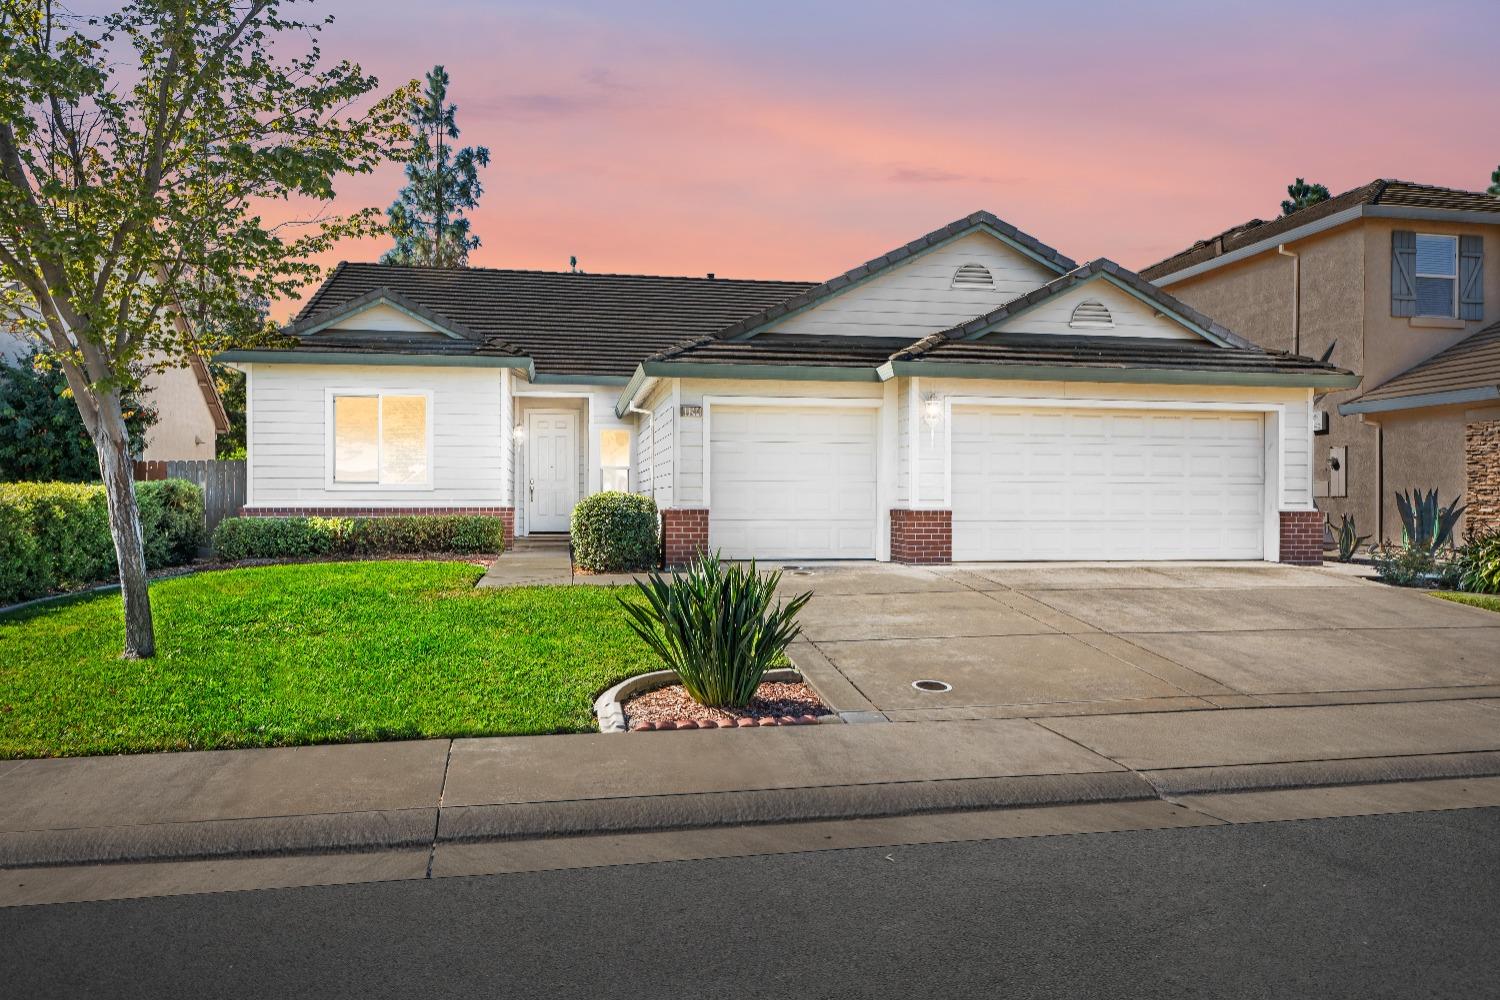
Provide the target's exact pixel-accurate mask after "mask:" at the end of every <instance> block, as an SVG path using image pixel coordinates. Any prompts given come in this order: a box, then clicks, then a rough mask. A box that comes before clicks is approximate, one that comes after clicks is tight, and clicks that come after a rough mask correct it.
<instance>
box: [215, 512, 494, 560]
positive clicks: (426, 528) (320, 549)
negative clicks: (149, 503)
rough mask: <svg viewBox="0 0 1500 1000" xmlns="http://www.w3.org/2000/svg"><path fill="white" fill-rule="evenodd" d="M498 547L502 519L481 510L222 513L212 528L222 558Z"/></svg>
mask: <svg viewBox="0 0 1500 1000" xmlns="http://www.w3.org/2000/svg"><path fill="white" fill-rule="evenodd" d="M504 548H505V524H504V522H502V521H501V520H500V518H498V517H490V516H487V515H483V514H419V515H400V516H392V517H227V518H225V519H224V520H222V521H220V522H219V526H218V527H217V528H215V529H214V555H215V556H217V557H218V558H219V559H222V560H224V561H225V562H238V561H239V560H241V559H297V558H303V557H306V556H323V555H349V556H368V555H416V554H420V553H423V552H501V551H503V550H504Z"/></svg>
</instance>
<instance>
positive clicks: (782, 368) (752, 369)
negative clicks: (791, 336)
mask: <svg viewBox="0 0 1500 1000" xmlns="http://www.w3.org/2000/svg"><path fill="white" fill-rule="evenodd" d="M641 368H642V369H643V370H644V371H645V373H646V374H647V375H656V376H659V377H664V378H738V379H757V380H762V381H765V380H773V381H774V380H780V381H785V382H879V381H880V376H879V375H878V374H877V373H876V370H875V366H874V365H865V366H860V367H847V368H845V367H838V366H833V365H745V364H727V363H726V364H712V363H708V362H702V361H698V362H694V361H646V362H643V363H642V364H641Z"/></svg>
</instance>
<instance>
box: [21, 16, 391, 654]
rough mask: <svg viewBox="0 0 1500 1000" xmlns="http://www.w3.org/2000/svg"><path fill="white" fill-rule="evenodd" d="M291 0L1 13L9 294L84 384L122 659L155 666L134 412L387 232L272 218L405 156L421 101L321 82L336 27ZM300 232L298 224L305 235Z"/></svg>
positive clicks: (78, 394) (371, 219)
mask: <svg viewBox="0 0 1500 1000" xmlns="http://www.w3.org/2000/svg"><path fill="white" fill-rule="evenodd" d="M295 3H296V0H131V2H128V3H126V4H124V5H123V6H122V7H120V8H119V9H118V10H117V11H116V12H115V13H112V14H108V15H105V16H101V17H80V16H76V15H73V14H71V13H69V12H68V11H66V10H65V9H64V8H62V7H61V6H58V5H56V4H54V3H52V2H50V0H0V80H4V85H3V86H0V284H3V285H5V288H4V290H3V292H0V294H3V295H4V296H5V297H6V298H7V299H8V300H9V301H7V302H5V303H0V304H3V305H4V306H6V307H7V311H8V312H10V313H12V314H16V315H19V316H21V317H22V319H23V322H26V323H28V324H30V325H31V327H32V332H34V333H35V334H36V335H37V336H39V337H40V338H41V339H42V340H43V341H44V342H45V345H46V347H47V350H48V353H49V356H50V360H51V362H52V363H54V364H56V365H57V366H58V367H59V368H60V369H61V371H62V372H63V374H64V376H65V377H66V379H67V383H68V387H69V389H71V390H72V395H73V401H74V402H75V403H76V405H77V407H78V412H79V415H80V416H81V417H82V419H83V425H84V427H85V428H86V429H87V430H88V433H89V437H90V439H91V440H92V441H93V443H94V447H95V450H96V451H97V453H98V460H99V473H100V476H101V478H102V479H103V480H104V484H105V487H106V493H107V496H108V501H109V519H110V531H111V533H112V535H113V537H114V543H115V550H116V553H117V555H118V557H119V565H120V583H121V587H122V590H123V593H124V598H125V601H124V603H125V655H127V656H136V657H144V656H151V655H152V654H153V653H154V652H155V648H156V642H155V635H154V632H153V629H152V620H151V604H150V598H149V594H148V592H147V587H146V566H145V559H144V556H143V552H142V543H141V528H140V518H139V515H138V512H137V508H136V499H135V489H134V481H133V477H132V472H131V466H130V441H129V434H128V431H127V426H126V419H125V409H126V402H125V393H126V391H127V390H128V389H129V388H130V387H131V386H132V385H133V384H134V381H133V379H134V376H133V375H132V369H133V368H134V367H136V366H140V365H149V366H152V367H158V368H166V367H173V366H180V365H181V364H183V363H184V360H185V358H186V357H187V356H188V355H190V354H194V353H196V354H208V353H211V352H213V351H215V350H217V349H220V348H222V347H227V346H230V345H231V344H233V343H236V342H241V341H243V340H245V339H246V338H251V337H255V336H257V335H261V334H264V333H265V332H266V329H265V324H263V323H262V322H261V321H260V320H259V319H258V317H257V312H256V304H257V303H261V302H265V301H268V300H280V299H284V298H288V297H293V296H295V294H296V292H297V290H298V289H299V288H301V287H302V286H304V285H305V284H307V283H309V282H310V281H312V280H314V279H315V278H316V276H317V267H316V265H315V263H314V262H313V259H312V258H313V257H314V256H315V255H316V254H318V253H321V252H323V251H325V250H328V249H329V248H331V247H332V246H333V245H334V243H335V241H336V240H338V239H341V238H343V237H346V236H351V235H369V234H371V233H373V232H375V231H377V229H378V225H377V224H378V222H379V216H378V214H377V213H375V212H374V211H373V210H364V211H360V212H355V213H353V214H349V215H342V216H339V215H333V214H323V213H322V212H318V213H315V217H314V218H312V219H309V220H304V221H303V222H302V224H300V225H296V226H294V227H290V228H289V227H287V226H286V225H284V224H283V225H272V224H271V223H269V222H268V221H266V219H265V218H264V214H263V213H265V212H266V211H268V210H273V209H275V208H276V205H275V203H276V202H292V203H294V204H296V205H301V204H303V203H324V204H326V203H327V202H329V201H331V200H332V199H333V196H334V180H335V179H336V178H337V177H339V176H340V175H342V174H347V173H366V172H369V171H370V170H372V169H374V168H375V167H376V166H377V165H378V164H380V163H382V162H383V161H385V160H386V159H387V158H388V157H390V156H391V155H392V153H393V151H395V150H397V149H400V148H404V146H405V145H406V144H407V142H408V141H409V130H408V128H407V126H406V123H405V120H404V116H403V110H404V109H405V107H406V106H407V105H408V103H409V102H410V100H411V98H412V95H413V94H414V88H412V87H410V86H408V87H406V88H402V89H400V90H398V91H397V92H395V93H393V94H390V95H387V96H386V97H384V98H378V97H376V96H375V95H374V91H375V90H376V87H377V81H376V79H375V78H374V77H373V76H370V75H369V74H367V73H365V72H363V71H362V70H361V69H360V67H359V66H358V65H356V64H354V63H351V62H348V61H341V62H338V63H334V64H332V65H325V63H324V61H323V56H322V52H321V51H320V49H319V46H318V42H317V38H318V32H319V31H320V30H321V28H322V26H323V25H324V24H326V23H327V19H326V18H325V19H322V20H320V21H319V20H303V19H299V18H298V17H296V16H294V15H293V14H292V13H291V11H290V9H291V8H292V7H293V6H294V5H295ZM293 214H294V213H293Z"/></svg>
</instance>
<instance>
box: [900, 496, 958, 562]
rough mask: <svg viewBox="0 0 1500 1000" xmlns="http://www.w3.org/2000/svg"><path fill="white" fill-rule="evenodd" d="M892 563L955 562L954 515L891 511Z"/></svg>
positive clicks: (944, 512)
mask: <svg viewBox="0 0 1500 1000" xmlns="http://www.w3.org/2000/svg"><path fill="white" fill-rule="evenodd" d="M891 559H893V560H894V561H896V562H899V563H908V564H911V565H925V566H931V565H938V564H945V563H951V562H952V561H953V511H951V510H905V509H902V508H895V509H892V511H891Z"/></svg>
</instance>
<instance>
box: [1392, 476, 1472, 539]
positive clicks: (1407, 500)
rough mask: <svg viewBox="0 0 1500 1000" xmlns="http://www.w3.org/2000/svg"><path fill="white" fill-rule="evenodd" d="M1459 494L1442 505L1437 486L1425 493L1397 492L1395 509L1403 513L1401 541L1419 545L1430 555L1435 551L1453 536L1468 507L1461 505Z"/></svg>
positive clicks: (1416, 491) (1413, 491)
mask: <svg viewBox="0 0 1500 1000" xmlns="http://www.w3.org/2000/svg"><path fill="white" fill-rule="evenodd" d="M1460 499H1462V498H1460V497H1454V498H1453V502H1452V503H1450V504H1449V505H1448V506H1446V507H1443V506H1440V505H1439V504H1438V493H1437V490H1429V491H1428V492H1427V493H1425V494H1424V493H1423V492H1422V491H1421V490H1415V489H1414V490H1412V491H1411V493H1410V494H1407V493H1397V494H1396V510H1397V511H1398V512H1399V513H1400V514H1401V541H1402V543H1403V544H1404V545H1405V546H1406V547H1407V548H1413V549H1419V550H1421V551H1423V552H1426V553H1428V554H1429V555H1431V554H1433V553H1436V552H1437V551H1438V549H1441V548H1442V547H1443V546H1444V545H1447V544H1448V543H1449V542H1450V541H1451V540H1452V538H1453V528H1454V526H1455V525H1457V524H1458V519H1459V518H1460V517H1461V516H1463V512H1464V510H1465V509H1466V508H1464V507H1460V506H1459V505H1458V501H1459V500H1460Z"/></svg>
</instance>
